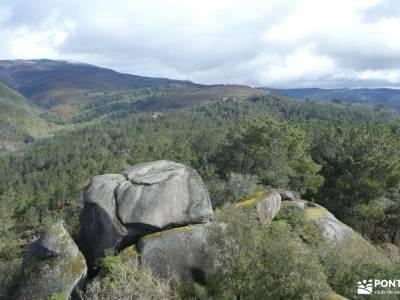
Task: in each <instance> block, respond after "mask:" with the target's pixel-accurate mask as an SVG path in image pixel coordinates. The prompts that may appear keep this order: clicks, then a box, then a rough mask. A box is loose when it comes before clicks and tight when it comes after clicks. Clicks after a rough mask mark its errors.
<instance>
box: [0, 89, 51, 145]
mask: <svg viewBox="0 0 400 300" xmlns="http://www.w3.org/2000/svg"><path fill="white" fill-rule="evenodd" d="M47 130H48V124H47V122H46V121H44V120H43V119H41V118H40V117H39V111H38V110H37V109H36V108H34V107H32V106H31V105H30V104H29V103H28V101H27V100H26V99H25V98H24V97H23V96H21V95H20V94H19V93H18V92H16V91H14V90H13V89H11V88H9V87H7V86H6V85H4V84H3V83H1V82H0V151H1V150H13V149H14V148H15V146H16V143H18V142H21V141H23V140H26V141H27V140H29V139H30V138H31V137H36V136H40V135H42V134H45V133H46V132H47Z"/></svg>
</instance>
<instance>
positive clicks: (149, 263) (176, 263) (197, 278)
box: [136, 223, 226, 284]
mask: <svg viewBox="0 0 400 300" xmlns="http://www.w3.org/2000/svg"><path fill="white" fill-rule="evenodd" d="M212 225H214V226H222V227H225V226H226V225H225V224H212V223H208V224H197V225H191V226H185V227H180V228H175V229H170V230H166V231H162V232H157V233H153V234H150V235H147V236H145V237H143V238H141V239H140V240H139V241H138V243H137V244H136V247H137V250H138V252H139V255H140V261H141V263H142V265H143V266H144V267H147V268H150V269H151V270H152V271H153V273H155V274H157V275H158V276H160V277H162V278H164V279H167V280H173V279H180V280H183V281H186V282H188V281H189V282H190V281H194V282H198V283H201V284H204V283H205V282H206V277H207V273H208V272H209V271H210V270H211V268H212V253H211V252H212V249H211V247H209V245H208V242H207V230H210V229H211V228H209V227H210V226H212Z"/></svg>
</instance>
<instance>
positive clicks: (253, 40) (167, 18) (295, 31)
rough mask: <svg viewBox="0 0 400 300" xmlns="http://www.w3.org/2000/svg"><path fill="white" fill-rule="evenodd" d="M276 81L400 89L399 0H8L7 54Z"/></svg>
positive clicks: (1, 32) (127, 69)
mask: <svg viewBox="0 0 400 300" xmlns="http://www.w3.org/2000/svg"><path fill="white" fill-rule="evenodd" d="M35 58H36V59H37V58H48V59H63V60H73V61H80V62H86V63H90V64H95V65H99V66H102V67H108V68H112V69H115V70H117V71H120V72H124V73H131V74H137V75H144V76H151V77H168V78H175V79H185V80H191V81H194V82H198V83H206V84H214V83H236V84H247V85H251V86H267V87H276V88H295V87H322V88H337V87H396V88H400V1H398V0H334V1H331V0H246V1H244V0H201V1H199V0H146V1H143V0H140V1H137V0H112V1H110V0H107V1H104V0H85V1H82V0H68V1H65V0H63V1H59V0H34V1H33V0H32V1H30V0H25V1H23V0H0V59H35Z"/></svg>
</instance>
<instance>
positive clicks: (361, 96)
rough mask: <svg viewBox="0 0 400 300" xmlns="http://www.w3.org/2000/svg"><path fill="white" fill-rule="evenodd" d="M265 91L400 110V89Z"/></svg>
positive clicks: (315, 99)
mask: <svg viewBox="0 0 400 300" xmlns="http://www.w3.org/2000/svg"><path fill="white" fill-rule="evenodd" d="M265 89H266V90H269V91H272V92H274V93H278V94H282V95H286V96H288V97H292V98H299V99H305V100H307V99H308V100H314V101H332V100H337V101H341V102H346V103H357V104H363V105H369V106H382V107H385V108H393V109H396V110H400V89H399V90H397V89H388V88H379V89H318V88H306V89H272V88H265Z"/></svg>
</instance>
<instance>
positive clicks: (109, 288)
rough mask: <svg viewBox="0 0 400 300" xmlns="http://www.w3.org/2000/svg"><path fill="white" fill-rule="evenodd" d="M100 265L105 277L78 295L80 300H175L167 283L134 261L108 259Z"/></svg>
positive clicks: (108, 257) (110, 257) (95, 281)
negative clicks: (102, 267)
mask: <svg viewBox="0 0 400 300" xmlns="http://www.w3.org/2000/svg"><path fill="white" fill-rule="evenodd" d="M103 265H104V267H105V272H104V274H103V275H102V276H100V278H96V279H94V280H93V281H92V282H91V283H90V284H89V285H88V286H87V289H86V292H85V293H81V299H84V300H114V299H129V300H148V299H176V295H175V293H174V291H173V290H172V289H171V287H170V286H169V284H168V282H166V281H164V280H162V279H159V278H157V277H155V276H153V274H152V273H151V272H150V271H149V270H147V269H143V268H141V267H140V266H139V264H138V262H137V260H136V259H132V260H128V261H124V262H122V260H121V259H120V258H119V257H118V256H107V257H106V258H105V259H104V260H103Z"/></svg>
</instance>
